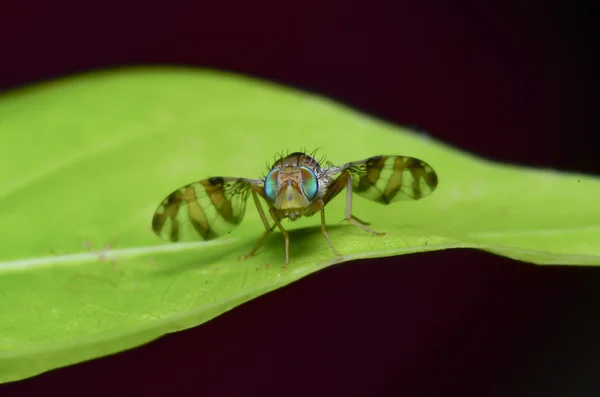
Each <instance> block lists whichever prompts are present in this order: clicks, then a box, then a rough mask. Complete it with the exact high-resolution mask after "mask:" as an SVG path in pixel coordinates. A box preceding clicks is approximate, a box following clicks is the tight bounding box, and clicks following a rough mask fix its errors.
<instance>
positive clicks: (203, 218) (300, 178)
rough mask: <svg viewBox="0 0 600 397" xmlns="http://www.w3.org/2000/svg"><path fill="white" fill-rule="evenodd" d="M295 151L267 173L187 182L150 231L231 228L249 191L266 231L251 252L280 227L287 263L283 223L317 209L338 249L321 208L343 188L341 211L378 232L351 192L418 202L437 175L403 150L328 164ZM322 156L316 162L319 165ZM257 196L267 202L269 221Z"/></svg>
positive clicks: (197, 232)
mask: <svg viewBox="0 0 600 397" xmlns="http://www.w3.org/2000/svg"><path fill="white" fill-rule="evenodd" d="M314 155H315V153H314V152H313V153H311V154H306V153H302V152H294V153H291V154H288V155H286V156H283V155H282V156H280V157H279V159H277V161H275V163H274V164H273V166H271V167H270V169H269V171H268V173H267V174H266V176H265V177H263V178H261V179H248V178H238V177H220V176H219V177H212V178H207V179H203V180H200V181H197V182H193V183H190V184H189V185H186V186H183V187H181V188H180V189H177V190H176V191H174V192H173V193H171V194H169V195H168V196H167V197H166V198H165V199H164V200H163V202H162V203H161V204H160V205H159V207H158V208H157V210H156V212H155V214H154V217H153V218H152V229H153V230H154V232H155V233H156V234H157V235H158V236H160V237H162V238H165V239H168V240H171V241H193V240H199V239H202V240H211V239H214V238H217V237H220V236H223V235H224V234H227V233H229V232H230V231H231V230H232V229H234V228H235V227H236V226H237V225H239V224H240V222H241V221H242V219H243V217H244V212H245V210H246V202H247V200H248V197H249V196H252V199H253V201H254V204H255V205H256V209H257V210H258V213H259V215H260V218H261V220H262V222H263V224H264V226H265V230H266V231H265V232H264V234H263V235H262V237H261V238H260V240H259V241H258V243H257V244H256V246H255V247H254V249H253V250H252V251H250V253H248V254H246V255H244V256H242V257H240V259H243V258H249V257H252V256H254V255H255V254H256V252H257V251H258V249H259V248H260V247H261V246H262V244H263V243H264V241H265V240H266V238H267V237H268V236H269V234H270V233H271V232H273V231H274V230H275V228H276V227H277V228H278V229H279V230H280V231H281V234H282V235H283V237H284V239H285V264H284V265H283V267H284V268H285V267H287V266H288V264H289V261H290V255H289V248H290V247H289V246H290V238H289V234H288V232H287V231H286V230H285V229H284V227H283V226H282V224H281V221H282V220H283V219H284V218H288V219H289V220H291V221H294V220H296V219H298V218H299V217H301V216H312V215H314V214H316V213H317V212H320V213H321V232H322V233H323V235H324V236H325V238H326V239H327V242H328V243H329V246H330V247H331V249H332V250H333V252H334V254H335V255H338V256H339V255H340V254H339V253H338V251H337V250H336V248H335V246H334V245H333V242H332V241H331V238H330V237H329V234H328V233H327V228H326V226H325V206H326V205H327V203H329V202H330V201H331V200H332V199H333V198H334V197H336V196H337V195H338V194H339V193H340V192H341V191H342V190H344V188H345V189H346V217H345V220H346V221H347V222H349V223H351V224H352V225H355V226H358V227H359V228H361V229H363V230H365V231H367V232H369V233H371V234H374V235H378V236H384V235H385V233H380V232H377V231H375V230H373V229H371V228H369V227H368V226H367V224H368V223H366V222H363V221H361V220H360V219H358V218H357V217H355V216H354V215H352V194H353V193H356V194H358V195H360V196H363V197H366V198H367V199H370V200H373V201H375V202H378V203H381V204H390V203H392V202H394V201H401V200H418V199H421V198H423V197H425V196H427V195H429V194H430V193H431V192H433V191H434V190H435V188H436V186H437V184H438V178H437V175H436V173H435V171H434V170H433V168H431V167H430V166H429V165H428V164H427V163H425V162H424V161H422V160H419V159H416V158H413V157H406V156H375V157H369V158H367V159H365V160H359V161H353V162H350V163H346V164H344V165H341V166H335V165H333V164H331V163H330V162H327V166H325V167H322V166H321V164H320V162H319V161H317V160H316V159H315V158H314V157H313V156H314ZM322 162H323V160H321V163H322ZM261 199H262V200H263V201H264V202H265V203H266V204H267V206H268V213H269V215H270V217H271V221H272V224H271V221H270V220H269V218H268V216H267V213H266V212H265V210H264V209H263V206H262V204H261Z"/></svg>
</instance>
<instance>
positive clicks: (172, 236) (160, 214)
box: [152, 177, 261, 241]
mask: <svg viewBox="0 0 600 397" xmlns="http://www.w3.org/2000/svg"><path fill="white" fill-rule="evenodd" d="M259 183H261V181H260V180H253V179H244V178H223V177H214V178H208V179H204V180H201V181H198V182H194V183H191V184H189V185H186V186H183V187H182V188H180V189H177V190H176V191H174V192H173V193H171V194H169V195H168V196H167V197H166V198H165V199H164V200H163V202H162V203H161V205H160V206H159V207H158V208H157V209H156V212H155V213H154V217H153V218H152V230H154V232H155V233H156V234H157V235H158V236H159V237H161V238H164V239H166V240H171V241H197V240H211V239H214V238H217V237H220V236H223V235H225V234H227V233H229V232H230V231H231V230H233V229H234V228H235V227H236V226H237V225H238V224H239V223H240V222H241V221H242V219H243V218H244V212H245V210H246V201H247V200H248V196H249V195H250V194H251V189H252V185H253V184H259Z"/></svg>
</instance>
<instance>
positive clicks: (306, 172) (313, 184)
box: [300, 167, 319, 200]
mask: <svg viewBox="0 0 600 397" xmlns="http://www.w3.org/2000/svg"><path fill="white" fill-rule="evenodd" d="M300 173H301V175H302V190H303V191H304V194H305V195H306V198H307V199H309V200H312V199H314V198H315V197H316V196H317V192H318V191H319V182H318V180H317V176H316V175H315V173H314V172H313V170H311V169H310V168H307V167H300Z"/></svg>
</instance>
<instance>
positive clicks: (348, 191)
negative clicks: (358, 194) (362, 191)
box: [345, 173, 385, 237]
mask: <svg viewBox="0 0 600 397" xmlns="http://www.w3.org/2000/svg"><path fill="white" fill-rule="evenodd" d="M345 178H346V183H347V185H346V219H345V220H346V221H348V222H350V223H351V224H353V225H354V226H358V227H360V228H361V229H363V230H365V231H367V232H369V233H371V234H374V235H376V236H382V237H383V236H385V233H380V232H376V231H375V230H373V229H371V228H369V227H367V226H366V225H365V224H364V223H363V222H361V221H360V220H359V219H358V218H356V217H355V216H353V215H352V178H351V177H350V174H348V173H346V174H345Z"/></svg>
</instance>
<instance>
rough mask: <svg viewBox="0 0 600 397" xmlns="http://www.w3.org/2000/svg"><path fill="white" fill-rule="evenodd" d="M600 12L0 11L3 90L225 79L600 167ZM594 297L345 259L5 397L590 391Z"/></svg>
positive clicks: (559, 278) (562, 274)
mask: <svg viewBox="0 0 600 397" xmlns="http://www.w3.org/2000/svg"><path fill="white" fill-rule="evenodd" d="M594 11H595V10H594V9H593V5H592V4H591V3H590V4H587V3H583V2H579V3H578V2H570V3H567V2H559V1H554V0H552V1H549V2H542V1H516V0H506V1H502V2H500V1H493V2H478V1H473V0H457V1H454V2H450V1H441V0H432V1H429V2H419V3H418V2H412V3H408V2H403V1H398V0H396V1H392V0H380V1H378V2H373V1H366V0H358V1H345V2H344V1H335V0H328V1H322V2H319V1H304V2H302V3H300V4H283V2H276V1H274V0H269V1H264V2H261V3H260V4H259V3H256V2H241V1H233V2H231V1H230V2H227V1H223V2H216V1H215V2H202V1H171V2H158V1H152V0H147V1H138V0H132V1H129V2H116V1H112V0H106V1H104V2H101V3H82V2H76V1H74V0H65V1H55V2H45V3H43V2H40V1H38V2H31V1H29V2H28V1H22V2H19V3H17V2H13V3H12V4H3V5H2V8H1V9H0V50H1V52H0V54H1V55H0V59H1V60H0V92H4V91H7V90H10V89H14V88H18V87H21V86H26V85H29V84H32V83H35V82H40V81H45V80H49V79H54V78H58V77H63V76H68V75H72V74H75V73H79V72H84V71H88V70H97V69H102V68H109V67H118V66H124V65H147V64H163V65H165V64H166V65H169V64H176V65H190V66H197V67H201V68H217V69H223V70H229V71H234V72H237V73H242V74H248V75H252V76H257V77H260V78H264V79H268V80H273V81H277V82H280V83H282V84H286V85H290V86H294V87H297V88H300V89H304V90H307V91H312V92H316V93H319V94H322V95H324V96H327V97H330V98H333V99H335V100H338V101H340V102H343V103H345V104H348V105H350V106H352V107H355V108H357V109H359V110H361V111H363V112H366V113H369V114H372V115H375V116H377V117H380V118H382V119H385V120H388V121H391V122H394V123H397V124H403V125H409V126H414V127H415V128H417V129H419V130H423V131H426V132H427V133H429V134H430V135H431V136H433V137H435V138H436V139H438V140H441V141H444V142H446V143H449V144H452V145H453V146H457V147H459V148H461V149H463V150H467V151H470V152H473V153H476V154H478V155H480V156H483V157H487V158H490V159H494V160H498V161H504V162H510V163H515V164H522V165H529V166H536V167H547V168H556V169H563V170H570V171H578V172H585V173H592V174H600V161H598V154H597V153H598V150H597V146H596V144H597V141H598V139H597V138H596V136H597V132H598V118H597V103H598V101H597V100H598V96H597V92H598V91H597V82H596V81H595V80H596V79H597V72H596V71H597V70H598V60H597V55H596V53H597V51H596V48H597V46H596V43H595V42H594V41H593V36H594V35H595V33H597V30H598V28H597V27H595V26H593V22H594V14H595V13H594ZM0 134H1V132H0ZM340 139H343V137H340ZM0 143H1V136H0ZM465 172H468V170H465ZM599 304H600V269H594V268H568V267H566V266H555V267H535V266H532V265H528V264H524V263H519V262H516V261H511V260H508V259H504V258H499V257H496V256H493V255H489V254H485V253H481V252H476V251H471V250H461V251H448V252H436V253H428V254H419V255H409V256H402V257H397V258H388V259H381V260H363V261H356V262H353V263H348V264H345V265H343V266H337V267H334V268H330V269H327V270H326V271H323V272H320V273H318V274H314V275H312V276H310V277H308V278H306V279H303V280H301V281H299V282H297V283H295V284H293V285H291V286H289V287H286V288H284V289H281V290H278V291H275V292H273V293H270V294H268V295H266V296H263V297H261V298H259V299H256V300H255V301H252V302H250V303H248V304H245V305H243V306H241V307H238V308H236V309H235V310H233V311H231V312H229V313H226V314H225V315H223V316H221V317H218V318H217V319H215V320H213V321H211V322H209V323H206V324H204V325H202V326H200V327H197V328H195V329H191V330H188V331H184V332H180V333H177V334H172V335H168V336H166V337H163V338H162V339H160V340H158V341H156V342H154V343H151V344H149V345H147V346H144V347H141V348H138V349H134V350H132V351H128V352H125V353H121V354H118V355H115V356H111V357H106V358H102V359H98V360H94V361H91V362H87V363H83V364H80V365H76V366H72V367H69V368H64V369H59V370H56V371H52V372H50V373H46V374H43V375H40V376H38V377H35V378H32V379H29V380H26V381H22V382H17V383H13V384H9V385H2V386H0V394H2V395H6V396H12V395H15V396H16V395H38V394H39V393H41V392H44V393H54V392H56V393H57V394H58V393H61V394H63V395H65V394H73V395H81V394H86V395H110V394H112V395H145V396H150V395H167V393H168V394H169V395H183V394H186V395H190V394H191V395H219V396H229V395H234V396H235V395H239V396H242V395H243V396H248V395H260V396H271V395H292V396H296V395H298V396H306V395H341V396H342V395H343V396H429V395H436V396H442V395H443V396H446V395H461V396H471V395H473V396H538V395H544V396H597V395H600V340H599V339H598V335H599V334H600V325H599V324H598V322H597V317H598V307H599Z"/></svg>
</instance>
